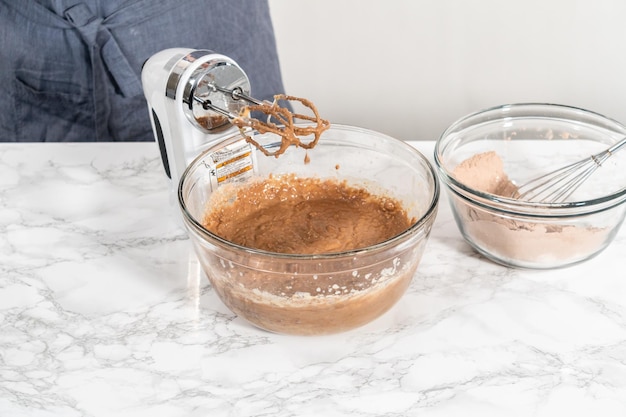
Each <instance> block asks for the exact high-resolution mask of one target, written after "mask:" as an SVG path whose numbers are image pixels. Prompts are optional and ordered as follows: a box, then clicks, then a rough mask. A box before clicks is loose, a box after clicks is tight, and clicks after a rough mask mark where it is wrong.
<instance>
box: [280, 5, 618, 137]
mask: <svg viewBox="0 0 626 417" xmlns="http://www.w3.org/2000/svg"><path fill="white" fill-rule="evenodd" d="M270 7H271V11H272V16H273V21H274V27H275V30H276V37H277V42H278V48H279V54H280V59H281V67H282V72H283V79H284V82H285V86H286V89H287V92H288V93H290V94H293V95H296V96H301V97H307V98H309V99H311V100H313V102H314V103H316V105H317V106H318V109H319V110H320V112H321V113H322V115H323V116H324V117H326V118H328V119H330V120H331V122H334V123H343V124H351V125H356V126H361V127H367V128H370V129H374V130H378V131H381V132H384V133H387V134H390V135H392V136H395V137H398V138H400V139H404V140H421V139H425V140H430V139H436V138H437V137H438V136H439V135H440V134H441V133H442V131H443V130H444V129H445V128H446V127H447V126H448V125H449V124H451V123H452V122H453V121H455V120H456V119H457V118H459V117H462V116H464V115H466V114H468V113H472V112H474V111H477V110H481V109H483V108H486V107H491V106H495V105H500V104H506V103H515V102H552V103H559V104H568V105H573V106H578V107H583V108H587V109H589V110H594V111H597V112H599V113H602V114H605V115H606V116H609V117H612V118H614V119H617V120H618V121H620V122H622V123H626V1H624V0H523V1H504V0H474V1H468V0H270Z"/></svg>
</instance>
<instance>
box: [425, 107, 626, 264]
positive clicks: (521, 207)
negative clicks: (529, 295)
mask: <svg viewBox="0 0 626 417" xmlns="http://www.w3.org/2000/svg"><path fill="white" fill-rule="evenodd" d="M624 136H626V127H624V126H623V125H622V124H620V123H618V122H616V121H614V120H611V119H608V118H606V117H604V116H602V115H599V114H597V113H594V112H591V111H587V110H583V109H579V108H575V107H569V106H562V105H555V104H535V103H525V104H512V105H504V106H500V107H495V108H491V109H487V110H484V111H481V112H478V113H474V114H471V115H469V116H466V117H464V118H462V119H460V120H458V121H456V122H455V123H453V124H452V125H451V126H450V127H449V128H448V129H447V130H446V131H445V132H444V133H443V134H442V135H441V137H440V138H439V140H438V141H437V143H436V146H435V155H434V157H435V164H436V166H437V169H438V173H439V178H440V179H441V181H442V182H443V184H445V187H446V189H447V194H448V196H449V200H450V204H451V207H452V211H453V214H454V218H455V220H456V224H457V226H458V228H459V230H460V232H461V234H462V235H463V237H464V238H465V240H466V241H467V242H468V243H469V244H470V245H471V246H472V247H474V248H475V249H476V250H477V251H478V252H480V253H482V254H483V255H484V256H486V257H487V258H489V259H491V260H493V261H495V262H498V263H501V264H504V265H507V266H512V267H520V268H532V269H549V268H557V267H564V266H567V265H572V264H575V263H578V262H582V261H585V260H587V259H589V258H591V257H593V256H594V255H596V254H598V253H599V252H601V251H602V250H603V249H604V248H606V247H607V246H608V245H609V244H610V242H611V241H612V240H613V238H614V237H615V235H616V234H617V232H618V230H619V228H620V225H621V224H622V222H623V220H624V215H625V213H626V204H624V202H625V201H626V152H621V153H616V154H615V155H614V156H613V157H612V158H611V159H609V160H608V161H607V162H605V164H604V165H603V166H602V167H600V168H599V169H598V170H597V171H596V172H595V174H593V176H591V177H590V178H589V179H587V181H586V182H585V183H584V185H583V186H582V187H580V189H578V190H577V191H576V192H575V193H574V194H572V196H571V197H570V198H569V199H568V200H566V201H565V202H563V203H531V202H528V201H522V200H517V199H515V198H512V197H503V196H498V195H494V194H490V193H487V192H482V191H479V190H476V189H473V188H471V187H469V186H468V185H466V184H464V183H463V182H461V181H460V180H459V179H457V178H455V177H454V174H453V172H454V169H455V167H457V165H459V164H460V163H461V162H463V161H464V160H466V159H468V158H470V157H472V156H474V155H477V154H481V153H483V152H489V151H495V152H496V153H497V154H498V155H499V156H500V158H501V159H502V161H503V164H504V171H505V173H506V174H507V175H508V177H509V178H510V179H511V180H512V182H513V183H515V184H516V185H521V184H523V183H525V182H526V181H528V180H529V179H531V178H534V177H536V176H538V175H541V174H544V173H546V172H548V171H551V170H553V169H556V168H558V167H561V166H564V165H567V164H568V163H572V162H575V161H578V160H581V159H583V158H586V157H589V156H591V155H593V154H595V153H597V152H600V151H603V150H605V149H606V148H608V147H609V146H611V145H613V144H615V143H616V142H618V141H619V140H620V139H621V138H623V137H624Z"/></svg>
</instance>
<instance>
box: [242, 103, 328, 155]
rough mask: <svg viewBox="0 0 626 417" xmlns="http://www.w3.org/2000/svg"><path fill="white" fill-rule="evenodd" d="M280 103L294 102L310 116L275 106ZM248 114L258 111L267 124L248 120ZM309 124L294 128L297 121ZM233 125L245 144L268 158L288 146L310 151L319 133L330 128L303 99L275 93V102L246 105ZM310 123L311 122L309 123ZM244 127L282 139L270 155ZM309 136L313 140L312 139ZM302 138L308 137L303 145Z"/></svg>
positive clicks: (250, 118) (278, 153)
mask: <svg viewBox="0 0 626 417" xmlns="http://www.w3.org/2000/svg"><path fill="white" fill-rule="evenodd" d="M281 100H285V101H290V102H291V101H297V102H299V103H301V104H302V105H304V106H305V107H306V108H308V109H310V110H311V112H312V115H305V114H299V113H292V112H291V111H290V110H289V109H287V108H286V107H281V106H280V105H279V104H278V103H279V101H281ZM251 112H261V113H263V114H265V115H266V116H268V117H267V120H266V121H262V120H259V119H255V118H252V117H250V113H251ZM301 121H304V122H309V123H308V124H306V125H297V124H298V123H299V122H301ZM231 122H232V124H233V125H235V126H237V127H238V128H239V130H240V131H241V134H242V135H243V136H244V137H245V138H246V141H247V142H248V143H251V144H252V145H254V146H255V147H256V148H257V149H258V150H259V151H261V152H263V153H264V154H265V155H267V156H275V157H278V156H279V155H281V154H283V153H284V152H285V151H286V150H287V148H288V147H289V146H292V145H293V146H296V147H300V148H303V149H312V148H313V147H315V145H316V144H317V142H318V141H319V139H320V136H321V135H322V133H323V132H324V131H325V130H327V129H328V128H329V127H330V123H329V122H328V120H325V119H322V118H321V117H320V115H319V113H318V111H317V108H316V107H315V105H314V104H313V103H312V102H311V101H310V100H307V99H305V98H300V97H294V96H289V95H285V94H278V95H276V96H274V102H273V103H269V102H261V103H258V104H251V105H248V106H245V107H244V108H243V110H242V111H241V112H240V114H239V117H236V118H234V119H233V120H232V121H231ZM310 122H313V123H312V124H311V123H310ZM245 127H251V128H253V129H255V130H256V131H258V132H259V133H261V134H263V133H273V134H275V135H278V136H280V137H281V145H280V147H279V148H278V150H276V151H275V152H270V151H268V150H267V149H266V148H264V147H263V146H261V144H259V143H258V142H257V141H255V140H254V139H252V137H250V136H249V135H247V134H246V133H245V132H244V130H243V129H244V128H245ZM311 136H312V137H313V138H312V139H311ZM304 138H309V141H308V142H303V139H304Z"/></svg>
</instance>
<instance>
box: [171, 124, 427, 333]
mask: <svg viewBox="0 0 626 417" xmlns="http://www.w3.org/2000/svg"><path fill="white" fill-rule="evenodd" d="M254 139H255V140H256V141H257V142H259V143H262V144H264V145H265V147H267V148H268V149H275V148H276V147H277V146H278V144H279V143H280V142H279V139H278V138H277V137H273V136H270V135H268V134H265V135H260V134H258V133H255V134H254ZM241 141H242V139H241V135H240V134H239V133H236V134H234V135H233V136H232V137H228V138H226V139H225V140H224V141H222V142H221V143H220V144H218V145H216V146H213V147H211V148H209V149H207V150H206V151H204V152H203V153H202V154H201V155H200V156H198V157H197V158H196V159H195V160H194V161H193V162H192V163H191V164H190V166H189V167H188V168H187V170H186V171H185V172H184V174H183V175H182V177H181V181H180V186H179V192H178V197H179V205H180V209H181V211H182V216H183V221H184V224H185V226H186V228H187V230H188V234H189V236H190V239H191V242H192V243H193V246H194V250H195V252H196V254H197V256H198V259H199V261H200V264H201V266H202V268H203V270H204V272H205V273H206V275H207V276H208V278H209V280H210V282H211V284H212V286H213V288H214V289H215V291H216V292H217V294H218V295H219V297H220V299H221V300H222V301H223V302H224V304H225V305H226V306H227V307H228V308H230V309H231V310H232V311H233V312H235V313H236V314H237V315H239V316H240V317H243V318H244V319H246V320H248V321H249V322H251V323H252V324H254V325H256V326H258V327H260V328H262V329H266V330H269V331H272V332H277V333H284V334H301V335H317V334H328V333H337V332H341V331H345V330H349V329H352V328H355V327H358V326H361V325H364V324H366V323H368V322H370V321H371V320H373V319H375V318H377V317H378V316H380V315H381V314H383V313H384V312H385V311H387V310H388V309H389V308H391V307H392V306H393V305H394V304H395V303H396V302H397V301H398V299H399V298H400V297H401V296H402V295H403V294H404V292H405V291H406V289H407V287H408V286H409V283H410V282H411V280H412V278H413V276H414V274H415V271H416V269H417V266H418V264H419V262H420V260H421V257H422V253H423V251H424V248H425V245H426V242H427V240H428V237H429V234H430V230H431V227H432V225H433V222H434V220H435V217H436V213H437V206H438V201H439V185H438V181H437V177H436V173H435V170H434V168H433V167H432V165H431V164H430V163H429V162H428V160H427V159H426V158H425V157H424V156H423V155H422V154H420V153H419V152H418V151H416V150H415V149H414V148H412V147H411V146H409V145H408V144H406V143H404V142H402V141H400V140H397V139H393V138H391V137H388V136H385V135H382V134H380V133H376V132H373V131H369V130H365V129H360V128H356V127H349V126H340V125H332V126H331V128H330V129H329V130H327V131H326V132H324V133H323V135H322V137H321V139H320V141H319V143H318V144H317V146H316V147H315V148H314V149H312V150H309V151H306V150H304V149H302V148H295V147H290V148H288V149H287V151H286V152H285V153H284V154H282V155H280V156H279V157H278V158H275V157H267V156H265V155H263V154H262V153H261V152H260V151H258V150H257V149H256V148H251V152H252V153H254V154H256V155H255V157H256V158H255V159H256V166H255V171H256V174H255V175H254V176H252V177H251V178H249V179H247V180H244V181H242V183H243V184H245V183H246V182H247V181H252V180H254V179H257V178H266V177H267V176H268V175H270V174H272V175H280V174H296V175H298V176H300V177H315V178H336V179H339V180H344V179H345V180H346V181H347V182H348V183H349V184H350V185H353V186H359V187H363V188H366V189H368V190H370V191H372V192H377V191H382V192H383V193H384V194H385V195H388V196H391V197H394V198H396V199H397V200H399V201H400V202H401V203H402V205H403V207H404V208H405V209H406V210H407V212H408V214H409V217H410V218H415V219H416V221H415V222H414V223H413V224H411V225H410V227H409V228H408V229H406V230H405V231H403V232H401V233H400V234H398V235H397V236H395V237H392V238H390V239H389V240H386V241H384V242H382V243H379V244H376V245H373V246H370V247H366V248H363V249H357V250H351V251H346V252H339V253H329V254H317V255H310V254H302V255H290V254H281V253H273V252H266V251H263V250H257V249H251V248H247V247H243V246H239V245H236V244H233V243H231V242H229V241H227V240H224V239H222V238H220V237H219V236H217V235H215V234H213V233H211V232H210V231H209V230H207V229H206V228H205V227H203V225H202V223H201V220H202V219H203V216H204V214H205V211H206V209H207V201H208V200H209V197H210V196H211V194H212V192H213V190H212V185H211V184H212V181H213V180H212V179H211V175H212V173H211V170H212V168H211V163H210V161H208V159H209V158H210V155H211V154H212V153H213V152H215V151H216V149H218V148H220V147H223V146H226V145H230V144H234V143H238V142H241ZM305 160H307V162H306V163H305Z"/></svg>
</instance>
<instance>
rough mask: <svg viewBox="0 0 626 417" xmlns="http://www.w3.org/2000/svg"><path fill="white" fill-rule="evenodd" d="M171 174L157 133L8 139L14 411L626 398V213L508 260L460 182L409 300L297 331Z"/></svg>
mask: <svg viewBox="0 0 626 417" xmlns="http://www.w3.org/2000/svg"><path fill="white" fill-rule="evenodd" d="M414 145H415V146H416V147H417V148H418V149H420V150H421V151H422V152H423V153H424V154H426V155H428V156H430V155H431V153H432V148H433V143H431V142H415V143H414ZM168 194H169V193H168V186H167V183H166V181H165V176H164V174H163V170H162V167H161V162H160V159H159V157H158V155H157V149H156V146H155V145H154V144H145V143H123V144H121V143H120V144H21V145H15V144H4V145H0V416H11V417H13V416H71V417H73V416H118V417H125V416H129V417H130V416H132V417H142V416H150V417H157V416H186V417H188V416H209V415H210V416H322V415H323V416H331V417H332V416H344V415H350V416H364V417H370V416H383V415H385V416H432V417H438V416H467V415H480V416H555V415H570V416H589V415H602V416H623V415H626V279H625V278H626V262H625V261H624V254H626V231H624V230H621V231H620V233H619V235H618V236H617V238H616V240H615V241H614V242H613V243H612V245H611V246H609V247H608V248H607V249H606V250H605V251H604V252H602V253H601V254H600V255H599V256H597V257H596V258H594V259H592V260H590V261H588V262H585V263H583V264H580V265H577V266H574V267H570V268H565V269H559V270H552V271H524V270H514V269H508V268H505V267H502V266H499V265H496V264H494V263H492V262H490V261H488V260H486V259H485V258H483V257H482V256H480V255H478V254H477V253H475V252H474V251H473V250H472V249H471V248H470V247H469V246H468V245H467V244H466V243H465V242H464V241H463V240H462V238H461V236H460V234H459V233H458V231H457V229H456V226H455V224H454V221H453V219H452V216H451V214H450V211H449V207H448V205H447V201H446V198H445V195H444V194H442V198H441V206H440V211H439V214H438V218H437V221H436V223H435V226H434V228H433V232H432V236H431V238H430V241H429V243H428V247H427V249H426V253H425V254H424V257H423V260H422V263H421V265H420V267H419V268H418V271H417V274H416V276H415V278H414V280H413V282H412V284H411V287H410V288H409V290H408V292H407V293H406V294H405V296H404V297H403V298H402V299H401V300H400V301H399V303H398V304H397V305H396V306H395V307H394V308H393V309H392V310H391V311H389V312H388V313H386V314H385V315H384V316H383V317H381V318H379V319H378V320H376V321H374V322H372V323H370V324H368V325H366V326H364V327H362V328H359V329H356V330H353V331H350V332H346V333H342V334H338V335H332V336H322V337H295V336H285V335H276V334H271V333H267V332H264V331H262V330H258V329H256V328H254V327H252V326H250V325H249V324H247V323H246V322H245V321H243V320H242V319H239V318H237V317H236V316H235V315H234V314H232V313H231V312H230V311H229V310H228V309H227V308H226V307H225V306H224V305H223V304H222V303H221V302H220V301H219V299H218V298H217V295H216V294H215V293H214V291H213V290H212V288H211V286H210V285H209V283H208V280H207V279H206V277H204V276H203V274H202V272H201V271H200V269H199V266H198V263H197V261H196V259H195V256H194V255H193V253H192V251H191V246H190V244H189V242H188V240H187V237H186V234H185V232H184V231H183V230H182V229H181V228H180V226H179V224H178V222H177V220H176V212H175V210H174V208H172V206H171V204H170V201H169V196H168Z"/></svg>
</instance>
